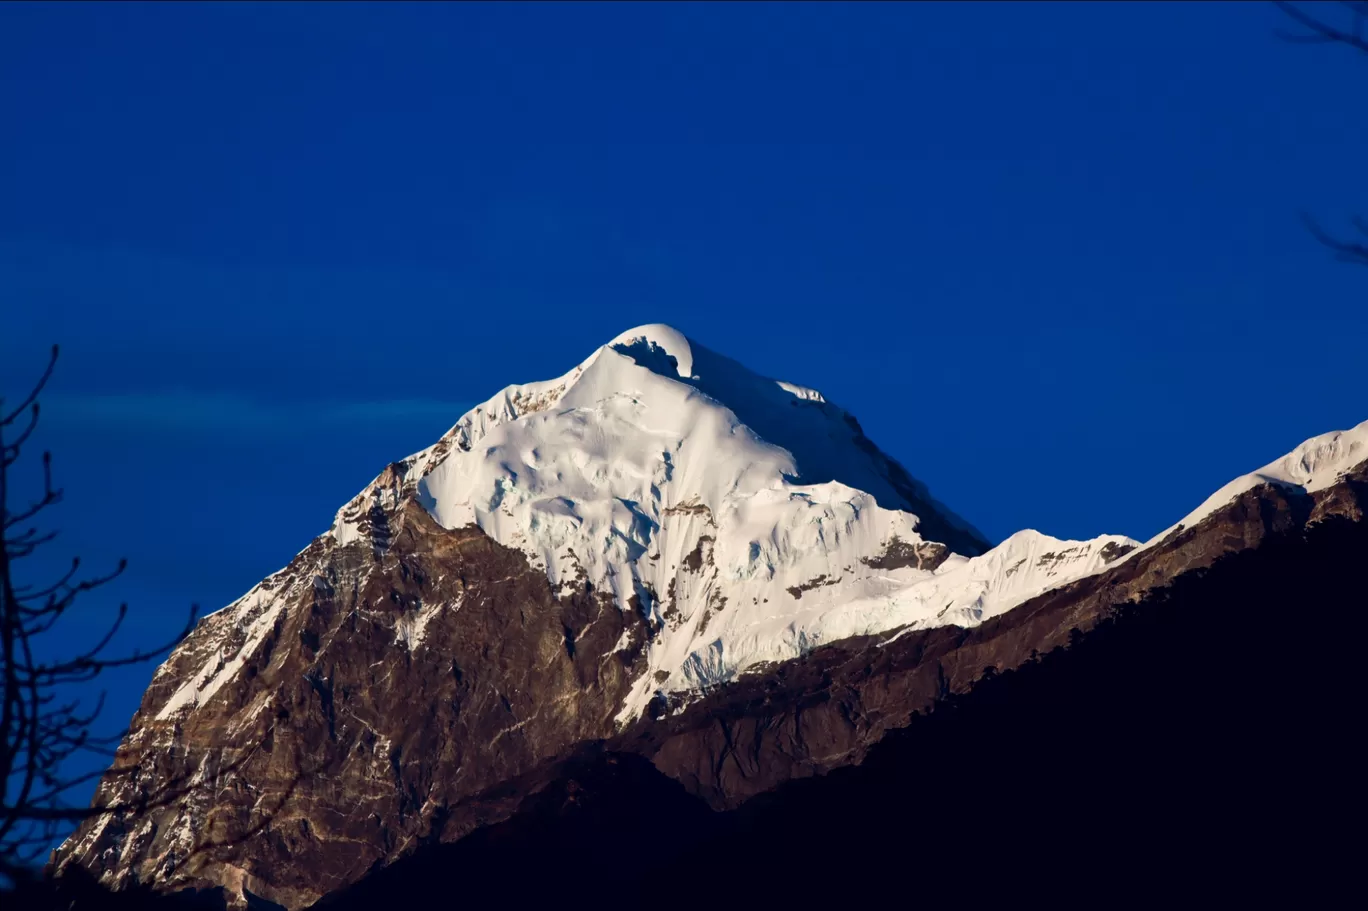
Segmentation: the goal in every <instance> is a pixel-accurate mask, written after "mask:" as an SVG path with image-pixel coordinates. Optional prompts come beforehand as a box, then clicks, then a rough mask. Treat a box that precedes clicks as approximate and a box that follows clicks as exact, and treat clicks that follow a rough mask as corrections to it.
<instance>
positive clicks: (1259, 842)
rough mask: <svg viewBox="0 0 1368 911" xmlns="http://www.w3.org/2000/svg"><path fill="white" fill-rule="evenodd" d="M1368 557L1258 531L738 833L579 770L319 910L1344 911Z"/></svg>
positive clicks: (611, 777)
mask: <svg viewBox="0 0 1368 911" xmlns="http://www.w3.org/2000/svg"><path fill="white" fill-rule="evenodd" d="M1364 493H1365V490H1364V489H1363V488H1360V489H1359V491H1358V492H1357V494H1356V496H1357V497H1358V502H1359V503H1360V504H1361V503H1362V502H1364V501H1363V496H1364ZM1365 556H1368V524H1365V523H1363V522H1361V521H1354V520H1351V519H1349V518H1347V517H1345V516H1343V515H1334V516H1329V517H1328V518H1326V519H1325V520H1324V521H1321V522H1318V523H1315V524H1312V525H1311V526H1310V527H1309V528H1307V529H1305V531H1304V530H1303V528H1302V527H1301V526H1296V525H1293V526H1290V527H1287V528H1284V529H1283V530H1281V531H1275V532H1272V533H1270V534H1269V535H1267V536H1266V537H1265V538H1264V539H1263V541H1262V542H1261V544H1260V545H1259V546H1258V547H1257V548H1252V549H1246V550H1241V551H1235V552H1231V553H1227V554H1225V555H1224V556H1222V557H1220V558H1219V559H1217V560H1216V561H1215V562H1214V563H1213V564H1212V565H1211V566H1210V567H1206V568H1201V569H1195V570H1191V571H1188V572H1185V573H1183V574H1182V575H1180V576H1179V577H1178V578H1177V579H1175V580H1173V581H1172V582H1171V583H1170V584H1167V585H1164V586H1161V587H1159V588H1156V589H1153V590H1151V591H1150V592H1148V593H1147V594H1146V595H1145V596H1144V597H1142V598H1141V599H1140V600H1139V601H1137V602H1133V603H1127V604H1125V605H1123V606H1121V607H1120V608H1119V609H1118V610H1117V611H1115V612H1113V613H1111V614H1110V615H1109V616H1108V618H1107V619H1105V620H1103V621H1101V622H1100V623H1099V624H1098V625H1096V626H1094V627H1093V628H1092V629H1091V630H1090V631H1089V632H1086V633H1085V632H1083V631H1082V630H1076V629H1071V630H1070V636H1069V638H1070V641H1069V643H1068V644H1067V645H1066V646H1065V647H1064V648H1061V649H1057V650H1055V651H1054V652H1051V653H1049V654H1046V655H1043V656H1038V657H1037V658H1035V659H1033V660H1029V661H1027V662H1026V663H1025V664H1024V665H1022V666H1021V667H1020V668H1019V669H1017V670H1009V671H1005V672H1002V673H1000V674H989V675H988V676H987V677H982V678H980V680H979V681H978V683H977V685H976V686H975V687H974V688H973V690H972V691H971V692H968V693H965V694H961V695H953V696H950V697H947V698H946V699H944V700H943V701H941V702H940V703H939V704H938V705H937V706H936V707H935V709H934V711H932V712H930V713H925V714H922V715H919V716H917V717H916V718H914V719H913V720H912V721H911V723H910V724H909V725H908V726H907V727H905V728H902V729H900V730H897V731H892V732H890V733H889V734H888V735H887V736H886V737H884V738H883V740H882V741H880V742H879V743H877V744H875V745H874V746H872V747H871V748H870V749H869V751H868V755H867V758H866V759H865V761H864V762H862V763H860V764H859V765H849V766H845V767H843V768H840V769H837V770H835V771H833V772H831V773H830V774H828V775H823V776H817V777H812V778H807V779H803V780H796V781H790V782H788V783H786V784H783V785H780V786H779V787H777V788H775V789H774V790H772V791H770V792H768V793H766V794H764V795H761V796H759V797H756V798H754V799H752V800H750V801H748V802H746V803H745V804H743V805H742V806H741V807H740V808H738V809H735V810H730V811H725V812H720V813H707V812H704V811H703V810H702V807H703V804H702V803H701V801H697V800H691V799H690V798H689V796H688V794H687V792H686V790H685V788H684V787H682V786H681V785H680V784H679V783H677V782H676V781H674V780H673V779H671V778H670V777H668V776H666V775H664V774H661V773H660V772H659V770H657V769H656V768H655V767H654V766H652V765H650V764H649V763H647V762H646V761H645V760H644V759H642V758H641V757H639V756H638V755H636V754H631V753H614V752H605V753H601V754H598V755H587V756H583V757H577V758H575V759H573V760H570V761H568V762H565V763H562V764H560V765H558V766H557V767H556V768H555V769H554V770H553V771H551V772H550V774H549V775H548V783H547V784H546V785H545V787H543V788H542V790H540V791H539V792H537V793H536V794H534V795H532V796H531V797H529V798H528V799H527V800H526V801H525V802H524V805H523V806H522V807H521V808H520V809H519V811H518V813H517V814H515V815H514V816H513V817H512V818H511V819H509V820H507V821H505V822H503V823H500V824H497V825H494V826H491V827H488V828H485V829H482V830H480V831H479V832H477V833H475V834H473V835H472V836H470V837H468V838H466V839H464V840H462V841H460V842H457V843H455V844H451V845H441V846H431V847H427V848H424V849H422V850H420V851H419V852H417V853H415V855H414V856H412V857H410V858H407V859H405V860H401V861H400V862H398V863H396V864H395V865H393V866H392V867H390V868H388V869H386V870H383V871H380V872H379V873H377V874H376V875H375V876H373V877H371V878H369V879H366V880H363V881H361V882H360V883H358V884H357V885H356V886H354V887H352V888H350V889H347V890H344V891H343V892H341V893H339V894H337V895H335V896H332V897H330V898H329V899H327V900H325V901H323V902H321V903H320V905H319V907H320V908H327V909H329V911H350V909H359V908H371V907H375V906H377V905H379V904H381V903H382V902H389V903H399V904H400V905H402V906H405V907H421V908H430V909H441V908H455V907H458V906H463V905H465V904H467V903H470V902H472V901H478V900H480V899H483V898H486V897H489V898H498V899H499V900H500V901H502V902H509V901H511V902H513V903H515V904H516V903H519V902H526V901H528V900H530V899H541V898H549V899H562V900H563V899H564V897H565V896H566V895H568V894H574V895H584V894H602V893H605V892H607V893H610V894H614V895H633V896H651V897H652V898H653V900H657V901H661V902H662V903H664V904H666V905H675V904H679V905H683V904H686V903H687V904H691V905H692V904H696V903H698V902H699V901H703V900H712V901H716V900H719V899H720V900H722V901H723V902H725V903H728V904H737V903H740V902H743V901H744V902H747V903H749V902H750V901H755V900H760V901H763V902H764V903H765V904H766V905H773V904H775V903H788V902H799V903H802V904H804V905H813V904H817V903H818V902H820V901H821V900H823V899H824V898H827V897H831V898H834V899H836V900H839V901H841V902H842V903H853V904H857V905H859V906H868V905H870V904H874V903H876V900H877V899H883V898H888V899H896V901H897V903H898V904H911V903H913V902H916V901H918V900H920V901H923V902H925V901H928V900H932V899H935V898H938V897H941V896H945V897H948V898H950V899H952V901H953V902H954V903H955V904H956V905H967V906H969V907H977V906H983V905H985V904H987V903H988V902H989V901H990V900H992V899H1005V900H1007V901H1008V902H1010V904H1012V905H1020V904H1025V903H1027V902H1029V901H1031V900H1032V899H1036V898H1039V899H1045V900H1048V901H1049V903H1050V904H1052V905H1059V904H1062V905H1064V906H1066V907H1071V906H1086V907H1098V906H1099V905H1111V904H1126V903H1128V902H1129V901H1136V900H1139V899H1149V900H1155V901H1159V902H1164V903H1172V902H1175V901H1182V900H1187V901H1192V902H1199V901H1202V900H1204V899H1209V900H1211V901H1212V902H1213V903H1219V904H1222V905H1225V904H1233V903H1246V902H1248V903H1250V904H1256V905H1264V904H1268V903H1271V902H1276V901H1286V902H1288V903H1296V904H1298V905H1307V904H1312V905H1327V904H1338V903H1339V901H1340V900H1342V896H1343V895H1344V894H1349V891H1350V890H1353V889H1356V888H1357V886H1358V884H1357V881H1356V879H1355V871H1356V869H1357V863H1356V862H1357V855H1356V853H1355V851H1356V845H1355V844H1354V843H1353V842H1352V840H1349V839H1345V838H1344V837H1343V834H1342V833H1343V832H1345V831H1350V830H1352V828H1353V827H1354V826H1355V825H1356V824H1357V820H1358V817H1359V813H1360V810H1359V801H1358V800H1357V798H1355V797H1354V796H1353V795H1354V793H1355V792H1356V790H1357V789H1356V785H1355V782H1356V781H1357V778H1358V765H1359V763H1358V760H1357V757H1358V750H1357V747H1356V742H1357V731H1356V730H1355V724H1354V720H1355V719H1356V718H1357V717H1358V715H1359V713H1360V704H1361V702H1360V698H1359V696H1360V693H1361V691H1362V685H1361V682H1360V680H1359V664H1360V661H1359V655H1358V652H1359V651H1360V649H1361V646H1360V643H1361V642H1362V637H1363V633H1364V629H1365V623H1368V611H1365V608H1368V591H1366V590H1365V588H1364V586H1363V584H1362V579H1361V569H1360V567H1361V566H1362V565H1363V560H1364V557H1365ZM1313 607H1314V608H1319V609H1321V610H1324V611H1325V612H1326V613H1329V614H1332V615H1333V617H1334V620H1333V622H1332V623H1330V624H1318V623H1317V622H1316V621H1315V618H1314V617H1312V616H1308V614H1309V610H1308V608H1313ZM1229 610H1234V611H1238V613H1239V615H1240V617H1239V620H1238V621H1237V622H1232V621H1231V619H1230V617H1229V616H1228V615H1227V613H1226V611H1229ZM624 846H631V851H630V855H628V856H624V853H625V852H624ZM890 903H891V902H890Z"/></svg>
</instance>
